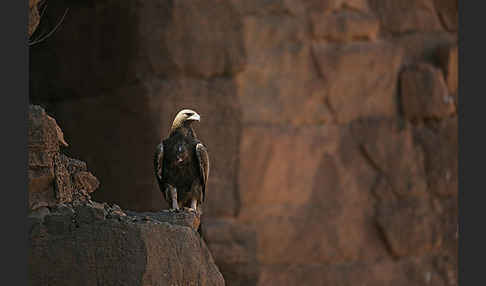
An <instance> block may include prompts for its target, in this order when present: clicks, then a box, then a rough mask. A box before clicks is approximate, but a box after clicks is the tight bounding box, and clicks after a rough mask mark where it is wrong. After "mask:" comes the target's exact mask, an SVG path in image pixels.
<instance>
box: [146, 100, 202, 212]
mask: <svg viewBox="0 0 486 286" xmlns="http://www.w3.org/2000/svg"><path fill="white" fill-rule="evenodd" d="M199 120H200V116H199V114H197V113H196V112H194V111H192V110H190V109H184V110H181V111H180V112H179V113H178V114H177V116H176V117H175V119H174V122H173V124H172V127H171V130H170V132H169V136H168V138H166V139H164V140H163V141H162V142H161V143H160V144H159V145H158V146H157V148H156V151H155V158H154V168H155V176H156V178H157V182H158V183H159V187H160V190H161V191H162V193H163V194H164V198H165V200H166V201H167V202H168V203H169V206H170V208H171V209H179V208H182V207H190V209H191V210H194V211H196V209H197V205H200V204H201V203H202V202H204V199H205V197H206V185H207V181H208V176H209V157H208V152H207V149H206V147H205V146H204V145H203V144H202V143H201V142H200V141H199V139H198V138H197V136H196V133H195V132H194V129H193V128H192V126H191V124H192V122H194V121H199Z"/></svg>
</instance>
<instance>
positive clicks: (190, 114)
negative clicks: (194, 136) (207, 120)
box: [169, 109, 201, 133]
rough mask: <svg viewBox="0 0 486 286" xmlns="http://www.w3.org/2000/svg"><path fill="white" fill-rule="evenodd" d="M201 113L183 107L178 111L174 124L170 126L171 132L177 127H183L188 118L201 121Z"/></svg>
mask: <svg viewBox="0 0 486 286" xmlns="http://www.w3.org/2000/svg"><path fill="white" fill-rule="evenodd" d="M200 118H201V117H200V116H199V114H197V112H195V111H194V110H191V109H183V110H181V111H179V113H177V115H176V117H175V118H174V121H173V122H172V126H171V127H170V132H169V133H172V131H174V130H176V129H177V128H179V127H181V126H182V124H183V123H184V122H186V121H187V120H194V121H199V120H200Z"/></svg>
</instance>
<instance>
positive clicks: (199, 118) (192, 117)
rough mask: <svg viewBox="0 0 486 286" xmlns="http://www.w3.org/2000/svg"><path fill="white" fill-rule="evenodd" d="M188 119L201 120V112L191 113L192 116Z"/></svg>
mask: <svg viewBox="0 0 486 286" xmlns="http://www.w3.org/2000/svg"><path fill="white" fill-rule="evenodd" d="M187 119H188V120H195V121H201V116H199V114H197V113H195V112H194V114H193V115H191V117H189V118H187Z"/></svg>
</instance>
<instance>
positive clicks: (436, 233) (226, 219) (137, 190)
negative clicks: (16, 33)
mask: <svg viewBox="0 0 486 286" xmlns="http://www.w3.org/2000/svg"><path fill="white" fill-rule="evenodd" d="M70 13H71V14H70V18H69V20H66V22H65V25H64V26H63V28H62V30H60V31H59V32H58V33H57V34H56V36H54V37H52V38H51V39H50V40H49V43H46V44H44V45H42V46H38V47H35V48H33V49H32V50H31V100H32V101H33V102H35V103H39V104H41V105H44V106H46V108H47V110H48V111H49V112H50V113H51V114H53V115H54V116H55V118H56V120H57V121H58V122H59V124H60V125H61V126H62V128H63V130H64V132H65V137H66V138H67V140H68V141H70V142H76V146H74V145H73V147H72V148H71V149H72V153H73V156H74V157H76V158H80V159H82V160H83V161H87V163H88V165H89V166H90V169H91V170H92V172H93V173H94V174H95V175H96V176H97V178H99V180H100V182H101V185H100V189H99V190H98V191H97V192H96V193H95V194H94V198H95V199H96V200H98V201H106V202H115V203H117V204H119V205H120V206H122V208H125V209H126V208H128V209H133V210H157V209H160V208H163V207H165V206H166V205H165V204H164V203H163V202H162V195H161V194H160V193H159V191H158V190H157V185H156V182H155V179H154V177H153V170H152V161H151V160H152V155H153V149H154V146H155V145H156V144H157V142H158V141H159V140H160V137H164V136H165V135H166V134H167V131H168V128H169V125H170V121H171V120H172V118H173V116H174V115H175V114H176V112H177V111H178V110H179V109H181V108H182V107H188V108H194V109H196V110H197V111H199V112H200V113H201V115H202V122H201V124H200V125H199V126H198V127H196V128H197V132H198V135H199V136H200V137H201V139H202V140H203V141H204V142H205V143H206V145H208V148H209V152H210V156H211V163H212V171H211V176H210V182H209V195H208V201H207V204H206V205H205V215H204V217H203V228H204V234H205V237H206V239H207V241H208V243H209V247H210V248H211V251H212V253H213V255H214V257H215V260H216V262H217V264H218V266H219V267H220V269H221V271H222V273H223V275H224V276H225V280H226V283H227V284H228V285H255V284H258V285H357V284H360V283H361V284H367V285H456V284H457V263H456V262H457V191H458V190H457V107H458V95H457V84H458V83H457V64H458V63H457V61H458V58H457V1H449V0H444V1H433V0H413V1H409V0H407V1H405V0H394V1H389V0H369V1H366V0H320V1H319V0H307V1H304V0H302V1H297V0H281V1H253V0H251V1H249V0H245V1H240V0H232V1H218V0H211V1H185V0H184V1H160V0H151V1H128V2H126V3H125V2H123V3H122V2H119V1H112V0H105V1H95V2H93V3H91V4H85V5H84V6H81V7H75V8H73V9H71V12H70Z"/></svg>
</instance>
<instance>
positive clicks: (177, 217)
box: [28, 106, 224, 285]
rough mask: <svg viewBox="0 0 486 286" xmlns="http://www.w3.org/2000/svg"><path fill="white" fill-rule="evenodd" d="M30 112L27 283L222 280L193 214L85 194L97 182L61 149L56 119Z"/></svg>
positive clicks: (191, 282) (35, 110) (215, 282)
mask: <svg viewBox="0 0 486 286" xmlns="http://www.w3.org/2000/svg"><path fill="white" fill-rule="evenodd" d="M29 119H30V120H29V123H30V124H29V216H28V222H29V230H28V231H29V281H30V284H31V285H67V284H68V285H224V279H223V276H222V275H221V273H220V272H219V270H218V267H217V266H216V265H215V264H214V261H213V258H212V256H211V253H210V251H209V250H208V248H207V246H206V244H205V243H204V241H203V240H202V239H201V238H200V236H199V234H198V233H197V232H196V230H197V228H198V227H199V224H200V218H199V215H196V214H194V213H189V212H178V213H171V212H169V211H163V212H157V213H136V212H124V211H123V210H121V209H120V207H118V206H117V205H112V206H110V205H109V204H106V203H98V202H94V201H91V200H90V193H92V192H93V191H94V190H96V189H97V188H98V186H99V182H98V180H97V179H96V178H95V177H94V176H93V175H92V174H91V173H89V172H88V171H87V170H86V169H87V168H86V164H85V163H84V162H81V161H78V160H74V159H71V158H69V157H67V156H65V155H63V154H62V152H60V150H59V145H60V144H61V143H62V144H66V143H65V141H64V138H63V134H62V131H61V129H60V128H59V126H58V125H57V124H56V122H55V120H54V119H53V118H52V117H49V116H48V115H47V114H46V112H45V111H44V110H43V109H42V108H41V107H39V106H30V109H29ZM63 142H64V143H63Z"/></svg>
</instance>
